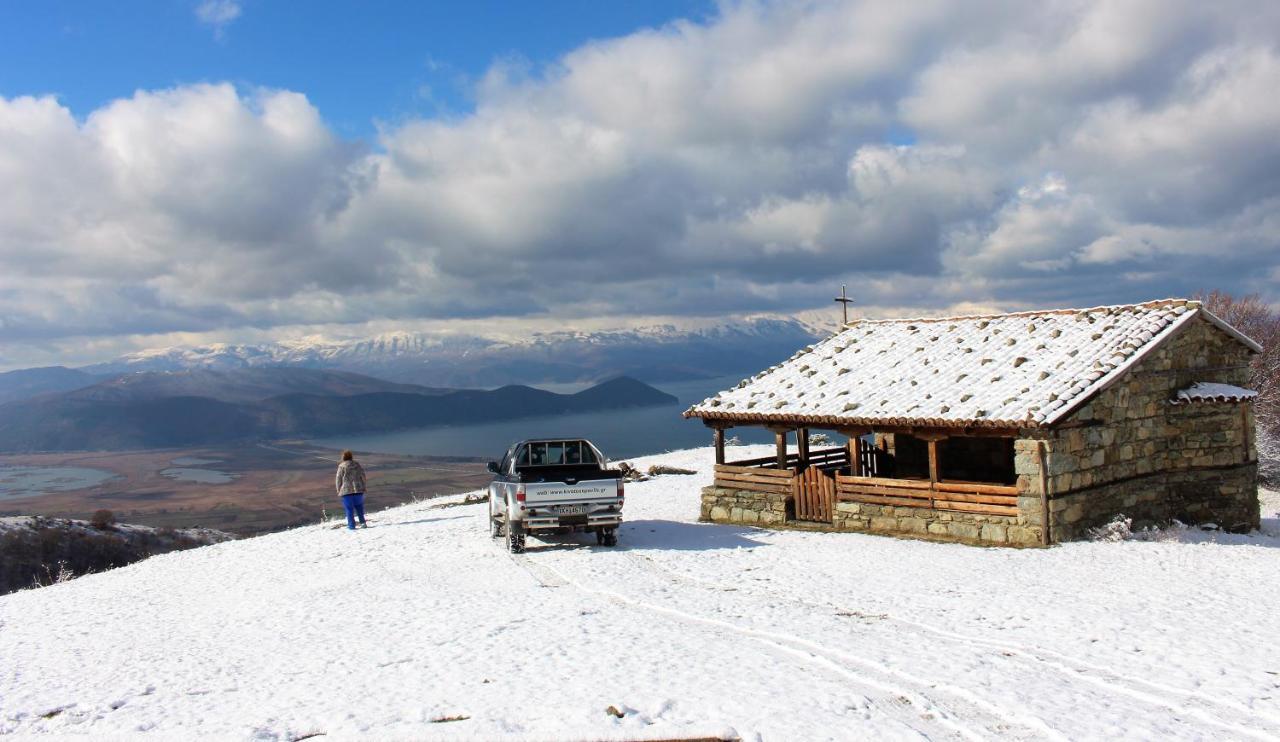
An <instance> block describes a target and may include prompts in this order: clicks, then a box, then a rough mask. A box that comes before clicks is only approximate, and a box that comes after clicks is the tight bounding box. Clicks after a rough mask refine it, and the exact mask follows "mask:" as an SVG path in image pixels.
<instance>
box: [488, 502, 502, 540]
mask: <svg viewBox="0 0 1280 742" xmlns="http://www.w3.org/2000/svg"><path fill="white" fill-rule="evenodd" d="M501 535H502V521H500V520H498V516H496V515H494V514H493V500H490V501H489V538H497V537H499V536H501Z"/></svg>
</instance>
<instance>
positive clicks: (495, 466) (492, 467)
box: [485, 461, 498, 474]
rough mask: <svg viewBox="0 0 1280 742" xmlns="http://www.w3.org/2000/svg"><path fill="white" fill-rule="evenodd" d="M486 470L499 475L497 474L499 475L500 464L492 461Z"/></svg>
mask: <svg viewBox="0 0 1280 742" xmlns="http://www.w3.org/2000/svg"><path fill="white" fill-rule="evenodd" d="M485 468H487V469H488V470H489V473H490V474H497V473H498V462H496V461H490V462H489V465H488V466H487V467H485Z"/></svg>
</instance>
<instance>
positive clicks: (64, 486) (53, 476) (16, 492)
mask: <svg viewBox="0 0 1280 742" xmlns="http://www.w3.org/2000/svg"><path fill="white" fill-rule="evenodd" d="M114 476H115V475H114V474H112V473H111V472H109V471H104V470H102V469H89V468H85V467H80V466H0V500H16V499H18V498H21V497H34V496H36V495H43V494H46V493H48V492H69V491H71V490H79V489H86V488H88V487H96V486H98V485H99V484H102V483H103V482H105V481H107V480H108V479H111V478H112V477H114Z"/></svg>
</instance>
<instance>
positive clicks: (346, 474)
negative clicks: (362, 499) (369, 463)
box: [333, 460, 364, 495]
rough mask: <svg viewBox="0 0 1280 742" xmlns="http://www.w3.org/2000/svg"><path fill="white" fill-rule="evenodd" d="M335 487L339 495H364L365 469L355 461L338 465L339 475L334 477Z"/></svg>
mask: <svg viewBox="0 0 1280 742" xmlns="http://www.w3.org/2000/svg"><path fill="white" fill-rule="evenodd" d="M333 486H334V487H335V488H336V489H337V490H338V494H339V495H362V494H364V467H363V466H360V464H359V463H357V462H356V461H354V460H353V461H344V462H342V463H341V464H338V475H337V476H336V477H334V480H333Z"/></svg>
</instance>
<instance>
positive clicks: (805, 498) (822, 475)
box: [794, 466, 836, 523]
mask: <svg viewBox="0 0 1280 742" xmlns="http://www.w3.org/2000/svg"><path fill="white" fill-rule="evenodd" d="M794 488H795V499H796V520H811V521H817V522H820V523H830V522H831V504H832V503H833V502H835V498H836V479H835V477H834V476H832V475H830V474H827V473H826V472H824V471H822V469H821V468H819V467H817V466H811V467H809V468H808V469H805V470H804V472H803V473H801V474H800V476H798V477H796V478H795V484H794Z"/></svg>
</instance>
